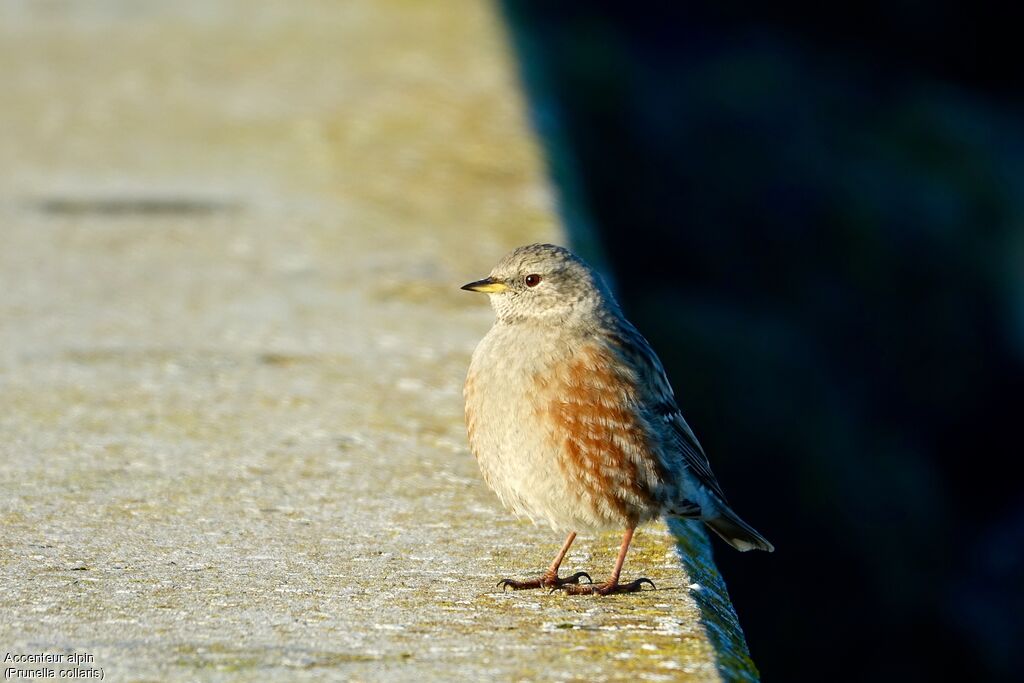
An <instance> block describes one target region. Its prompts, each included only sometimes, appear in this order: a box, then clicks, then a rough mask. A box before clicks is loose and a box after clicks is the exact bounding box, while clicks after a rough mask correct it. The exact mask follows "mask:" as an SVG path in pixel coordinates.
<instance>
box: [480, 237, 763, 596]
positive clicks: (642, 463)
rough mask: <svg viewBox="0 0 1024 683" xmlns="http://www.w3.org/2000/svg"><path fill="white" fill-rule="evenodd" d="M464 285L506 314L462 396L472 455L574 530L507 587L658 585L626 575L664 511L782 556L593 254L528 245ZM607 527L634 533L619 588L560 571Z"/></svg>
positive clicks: (515, 498)
mask: <svg viewBox="0 0 1024 683" xmlns="http://www.w3.org/2000/svg"><path fill="white" fill-rule="evenodd" d="M462 289H464V290H467V291H470V292H481V293H484V294H486V295H487V296H488V298H489V299H490V303H491V306H492V308H493V309H494V312H495V321H494V324H493V326H492V327H491V328H490V330H489V331H488V332H487V334H486V335H485V336H484V337H483V339H482V340H481V341H480V342H479V344H478V345H477V346H476V348H475V350H474V351H473V355H472V359H471V360H470V364H469V370H468V372H467V375H466V381H465V385H464V388H463V396H464V398H465V418H466V432H467V437H468V441H469V446H470V450H471V451H472V453H473V455H474V457H475V459H476V461H477V464H478V465H479V468H480V471H481V473H482V475H483V479H484V481H485V482H486V484H487V485H488V486H489V487H490V488H491V489H492V490H493V491H494V492H495V493H496V494H497V496H498V498H499V499H500V501H501V503H502V504H503V505H504V506H505V507H506V508H507V509H509V510H511V511H512V512H513V513H514V514H515V515H517V516H519V517H526V518H528V519H530V520H531V521H532V522H533V523H534V524H535V525H536V524H540V523H541V522H546V523H547V524H548V525H549V526H550V527H551V528H552V529H553V530H554V531H556V532H559V533H564V534H567V536H566V537H565V542H564V544H563V545H562V548H561V550H559V552H558V554H557V555H556V556H555V558H554V560H553V561H552V562H551V565H550V566H549V567H548V569H547V571H545V572H544V573H543V574H541V575H540V576H538V577H536V578H532V579H523V580H515V579H509V578H505V579H502V580H501V581H499V582H498V586H499V587H500V588H502V590H506V589H508V588H511V589H513V590H525V589H531V588H548V589H550V590H551V591H555V590H562V591H565V592H567V593H569V594H573V595H610V594H613V593H631V592H637V591H640V590H642V588H643V586H645V585H649V586H650V587H651V588H654V587H655V586H654V583H653V582H652V581H651V580H650V579H648V578H646V577H643V578H638V579H636V580H633V581H629V582H622V581H620V577H621V573H622V567H623V564H624V562H625V559H626V554H627V552H628V550H629V546H630V543H631V542H632V539H633V534H634V532H635V530H636V528H637V527H638V526H639V525H641V524H644V523H646V522H650V521H652V520H655V519H658V518H661V517H677V518H683V519H699V520H701V521H702V522H703V523H704V524H706V525H707V526H708V528H710V529H711V530H712V531H714V532H715V533H716V534H717V535H718V536H720V537H721V538H722V539H723V540H724V541H725V542H726V543H728V544H729V545H731V546H732V547H733V548H736V549H737V550H740V551H747V550H754V549H757V550H764V551H768V552H772V551H773V550H774V547H773V546H772V544H771V543H769V542H768V540H767V539H765V537H764V536H762V535H761V534H760V533H758V532H757V531H755V530H754V528H753V527H751V526H750V525H749V524H747V523H746V522H744V521H743V520H742V519H741V518H740V517H739V515H737V514H736V513H735V512H734V511H733V509H732V508H731V507H730V505H729V503H728V502H727V501H726V497H725V493H724V492H723V491H722V487H721V486H720V485H719V483H718V480H717V479H716V478H715V475H714V474H713V473H712V471H711V465H710V463H709V462H708V458H707V455H706V454H705V452H704V449H703V447H702V446H701V445H700V442H699V441H698V440H697V437H696V435H695V434H694V432H693V430H692V429H690V426H689V425H688V424H687V423H686V420H685V419H683V415H682V412H681V411H680V409H679V406H678V405H677V403H676V399H675V395H674V393H673V391H672V387H671V385H670V384H669V381H668V378H667V376H666V374H665V370H664V368H663V366H662V364H661V361H660V360H659V359H658V356H657V355H656V354H655V352H654V351H653V349H652V348H651V346H650V345H649V344H648V343H647V340H646V339H644V337H643V336H642V335H641V334H640V332H639V331H638V330H637V328H636V327H634V326H633V324H632V323H630V322H629V321H628V320H626V318H625V316H624V315H623V313H622V309H621V308H620V307H619V305H618V303H616V301H615V298H614V297H613V296H612V293H611V291H610V289H609V287H608V285H607V283H606V282H605V281H604V279H603V278H602V277H601V276H600V275H599V274H598V273H597V272H596V271H595V270H594V269H592V268H591V267H590V266H589V265H587V263H585V262H584V261H583V260H582V259H581V258H580V257H578V256H577V255H575V254H574V253H572V252H571V251H569V250H568V249H566V248H565V247H561V246H557V245H553V244H530V245H526V246H522V247H519V248H517V249H514V250H513V251H512V252H510V253H509V254H507V255H506V256H505V257H504V258H502V259H501V260H500V261H499V262H498V264H497V265H496V266H495V267H494V268H493V269H492V270H491V272H490V274H489V275H488V276H487V277H485V278H483V279H481V280H476V281H474V282H470V283H468V284H466V285H463V286H462ZM608 529H619V530H622V531H623V537H622V543H621V545H620V547H619V552H618V555H617V557H616V561H615V565H614V567H613V569H612V571H611V574H610V575H609V576H608V579H607V580H606V581H603V582H602V583H598V584H595V583H594V582H593V580H592V579H591V577H590V575H589V574H588V573H586V572H577V573H575V574H573V575H571V576H566V577H562V576H560V575H559V569H560V566H561V564H562V561H563V560H564V559H565V556H566V553H568V551H569V549H570V547H571V546H572V544H573V541H574V540H575V539H576V535H577V533H580V532H594V531H601V530H608ZM583 579H587V583H584V582H583Z"/></svg>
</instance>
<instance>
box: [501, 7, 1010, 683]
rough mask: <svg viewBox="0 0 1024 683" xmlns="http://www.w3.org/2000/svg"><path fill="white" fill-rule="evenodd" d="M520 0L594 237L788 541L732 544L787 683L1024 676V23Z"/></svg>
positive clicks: (682, 391)
mask: <svg viewBox="0 0 1024 683" xmlns="http://www.w3.org/2000/svg"><path fill="white" fill-rule="evenodd" d="M504 6H505V9H506V13H507V16H508V18H509V21H510V25H511V27H512V34H513V37H514V40H515V43H516V46H517V48H518V53H519V56H520V61H521V65H522V70H523V74H524V80H525V82H526V84H527V86H528V89H529V92H530V96H531V107H532V113H533V115H534V120H535V122H536V124H537V126H538V127H539V129H540V130H541V132H542V134H543V136H544V139H545V141H546V143H547V150H548V157H549V162H550V168H551V173H552V175H553V177H554V179H555V180H556V182H557V184H558V185H559V187H560V188H561V191H562V201H563V209H564V213H565V215H566V218H567V220H568V222H569V224H570V228H571V232H572V234H573V236H574V241H576V243H577V246H578V247H580V248H581V249H582V250H583V251H584V252H585V253H586V254H587V255H590V256H593V257H597V256H599V252H601V251H603V253H604V254H605V256H606V258H607V265H608V266H609V268H610V270H611V272H612V274H613V276H614V277H615V279H616V286H617V290H618V292H619V293H620V296H621V301H622V303H623V305H624V307H625V309H626V311H627V314H628V315H629V316H630V317H631V318H632V319H633V320H634V322H636V323H637V325H638V326H639V327H640V328H641V330H642V331H643V332H644V333H645V335H646V336H647V337H648V338H649V340H650V341H651V342H652V344H653V346H654V347H655V349H656V350H657V351H658V352H659V354H660V355H661V357H662V359H663V361H664V362H665V365H666V367H667V369H668V371H669V374H670V376H671V378H672V380H673V383H674V385H675V387H676V390H677V394H678V398H679V401H680V404H681V405H682V407H683V410H684V412H685V414H686V415H687V417H688V419H689V421H690V423H691V425H692V426H693V428H694V429H695V431H696V432H697V434H698V436H699V437H700V438H701V440H702V441H703V443H704V446H705V448H706V449H707V450H708V452H709V456H710V457H711V460H712V464H713V466H714V467H715V469H716V472H717V474H718V477H719V479H720V480H721V482H722V484H723V486H724V488H725V490H726V492H727V493H728V494H729V496H730V500H731V501H732V502H733V503H734V505H735V507H736V508H737V510H738V511H739V512H740V513H741V514H742V515H743V516H744V517H745V518H746V519H747V520H748V521H750V522H751V523H752V524H753V525H754V526H755V527H757V528H758V529H760V530H761V531H762V532H764V533H765V534H766V535H767V536H768V537H769V538H770V539H771V540H772V541H773V542H774V543H775V545H776V546H777V548H778V551H777V552H776V553H774V554H773V555H766V554H762V553H748V554H744V555H740V554H738V553H735V552H733V551H732V550H731V549H729V548H727V547H725V546H724V545H717V546H716V557H717V559H718V563H719V566H720V567H721V569H722V571H723V573H724V574H725V576H726V580H727V582H728V585H729V588H730V591H731V594H732V597H733V600H734V603H735V605H736V607H737V610H738V611H739V614H740V619H741V623H742V624H743V625H744V627H745V629H746V633H747V637H748V642H749V644H750V647H751V650H752V654H753V657H754V660H755V661H756V662H757V664H758V665H759V667H760V668H761V670H762V674H763V675H764V677H765V679H766V680H778V681H793V680H813V681H820V680H878V679H890V680H923V679H931V680H938V679H945V680H1000V679H1001V680H1012V679H1014V678H1017V679H1018V680H1020V679H1021V678H1024V667H1022V664H1021V662H1020V660H1019V659H1017V658H1016V655H1015V653H1014V651H1015V650H1016V649H1017V648H1019V646H1020V644H1021V643H1022V642H1024V631H1022V627H1021V616H1020V615H1021V614H1022V613H1024V590H1022V587H1024V497H1022V495H1021V490H1022V487H1021V483H1020V479H1019V476H1018V475H1017V474H1016V471H1015V468H1014V465H1017V464H1018V463H1019V462H1020V459H1021V453H1022V448H1021V443H1020V434H1021V427H1022V422H1024V420H1022V413H1024V410H1022V409H1024V398H1022V396H1024V127H1022V120H1024V119H1022V113H1024V89H1022V85H1024V82H1022V78H1024V76H1022V74H1024V70H1022V61H1024V60H1022V59H1021V57H1020V55H1021V51H1020V47H1019V46H1020V42H1019V36H1018V29H1019V27H1020V26H1021V25H1022V24H1021V22H1020V20H1019V19H1020V17H1017V16H1014V15H1013V14H1012V13H1011V12H1010V10H1008V9H1005V10H1003V9H994V8H992V7H985V6H982V5H977V4H976V5H974V6H966V5H965V6H961V5H960V4H959V3H950V2H947V3H910V2H902V3H899V2H897V3H892V2H887V3H881V2H860V3H857V4H856V5H855V6H850V7H845V8H843V7H839V6H836V5H830V4H828V3H823V4H819V5H813V6H812V5H804V4H802V3H793V2H782V3H750V2H725V3H716V4H715V7H714V8H713V9H712V8H709V7H694V6H690V5H687V4H685V3H683V4H672V3H657V4H655V3H648V2H628V3H627V2H620V3H610V2H587V3H582V2H580V3H571V2H569V3H566V2H544V1H542V0H527V1H517V0H507V1H506V2H505V3H504ZM1008 6H1009V5H1007V7H1008ZM593 243H596V244H598V245H600V248H599V249H597V250H595V249H593V248H588V245H592V244H593Z"/></svg>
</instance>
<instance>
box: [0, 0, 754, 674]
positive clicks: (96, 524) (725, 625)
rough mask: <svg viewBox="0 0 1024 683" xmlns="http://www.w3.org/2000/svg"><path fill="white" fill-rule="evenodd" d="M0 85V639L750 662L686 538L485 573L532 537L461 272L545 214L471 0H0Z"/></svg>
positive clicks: (271, 653) (532, 663)
mask: <svg viewBox="0 0 1024 683" xmlns="http://www.w3.org/2000/svg"><path fill="white" fill-rule="evenodd" d="M172 7H173V8H172ZM0 88H2V91H3V93H4V106H3V107H2V108H0V125H2V129H3V131H4V135H3V136H0V222H2V225H3V233H2V235H3V248H2V249H0V292H2V296H0V490H2V491H3V495H2V496H0V529H2V532H0V533H2V539H3V541H2V546H0V583H2V586H0V588H2V590H0V656H3V655H6V654H7V653H12V654H29V653H38V652H49V653H67V652H72V651H75V652H79V653H88V654H90V655H92V657H93V660H92V661H91V662H89V663H87V664H84V665H83V666H86V667H102V668H103V671H104V676H105V678H106V679H109V680H117V681H156V680H206V681H243V680H328V679H356V680H413V679H416V680H423V679H435V678H437V679H445V678H450V679H463V680H486V679H490V678H498V679H523V680H569V679H578V680H593V681H597V680H637V679H641V680H690V679H693V680H712V679H718V678H739V679H752V678H755V677H756V670H755V669H754V668H753V665H752V664H751V662H750V660H749V657H748V656H747V653H746V647H745V645H744V643H743V638H742V634H741V632H740V631H739V627H738V625H737V623H736V618H735V614H734V612H733V611H732V607H731V605H730V604H729V601H728V597H727V595H726V593H725V589H724V586H723V585H722V583H721V580H720V579H719V578H718V575H717V572H716V571H715V570H714V567H713V565H712V563H711V559H710V552H709V547H708V544H707V540H706V539H705V538H704V537H703V535H702V534H701V533H700V532H695V531H693V530H692V529H689V528H686V527H683V526H680V527H678V528H677V529H676V532H677V534H672V533H670V532H669V530H667V529H666V528H665V527H664V526H660V525H658V526H654V527H651V528H646V529H643V530H641V532H640V533H639V534H638V536H637V539H636V542H635V545H634V549H633V551H632V553H631V555H630V558H629V560H628V562H627V565H626V572H625V573H626V577H627V578H628V577H630V576H636V575H639V574H641V573H642V574H644V575H646V576H649V577H650V578H652V579H653V580H654V581H655V582H656V583H657V586H658V590H656V591H650V592H644V593H642V594H640V595H633V596H613V597H611V598H604V599H594V598H570V597H567V596H564V595H560V594H556V595H548V594H545V593H541V592H536V591H534V592H524V593H502V592H501V591H500V590H498V589H496V588H495V586H494V584H495V581H496V580H497V579H498V578H500V577H502V576H508V575H513V576H524V575H528V574H530V573H532V572H533V571H535V570H539V569H541V568H543V567H544V566H545V565H546V564H547V562H548V561H549V559H550V556H551V555H552V554H553V553H554V551H555V550H557V547H558V545H559V543H560V541H561V539H560V538H558V537H557V536H555V535H553V534H552V533H551V532H550V531H548V530H545V529H539V528H534V527H532V526H530V525H529V524H528V523H525V522H521V521H517V520H515V519H512V518H510V517H509V515H508V514H506V513H504V512H503V511H501V510H500V508H499V506H498V503H497V501H496V499H495V498H494V496H493V495H492V494H491V493H490V492H489V491H488V490H486V487H485V486H484V485H483V483H482V481H481V480H480V478H479V477H478V475H477V472H476V466H475V463H474V462H473V460H472V457H471V456H470V454H469V453H468V450H467V447H466V443H465V436H464V431H463V424H462V415H461V411H462V403H461V382H462V379H463V376H464V372H465V368H466V365H467V363H468V359H469V355H470V353H471V351H472V348H473V346H474V344H475V343H476V341H477V340H478V339H479V338H480V337H481V336H482V335H483V333H484V332H485V330H486V329H487V327H488V326H489V324H490V321H491V312H490V309H489V308H488V307H487V305H486V302H485V301H484V300H483V299H482V298H481V297H477V296H473V295H470V294H467V293H465V292H460V291H459V290H458V285H460V284H461V283H463V282H465V281H467V280H469V279H473V278H476V277H478V276H480V275H482V274H483V273H485V272H486V270H488V269H489V268H490V266H491V265H492V263H493V262H494V261H495V260H496V259H497V258H498V257H499V256H500V255H502V254H503V253H504V252H505V251H507V250H508V249H509V248H511V247H513V246H516V245H518V244H522V243H526V242H530V241H536V240H559V241H564V237H563V235H562V234H561V232H560V228H559V226H558V221H557V218H556V215H555V213H554V209H553V201H552V197H551V191H550V189H549V188H548V185H547V182H546V180H545V177H544V172H543V169H542V165H541V161H540V155H539V151H538V149H537V148H536V143H535V141H534V139H533V137H532V135H531V134H530V132H529V130H528V127H527V125H526V123H525V118H524V113H523V105H522V100H521V95H520V93H519V90H518V87H517V85H516V82H515V70H514V67H513V65H512V63H511V59H510V56H509V54H508V53H507V49H506V47H505V40H504V36H503V34H502V30H501V26H500V23H499V18H498V17H497V15H496V13H495V10H494V8H493V7H491V6H490V5H488V4H485V3H480V2H472V1H469V0H465V1H456V0H452V1H448V2H436V3H434V2H432V3H418V2H399V1H397V0H386V1H382V0H372V1H370V0H366V1H364V2H350V3H333V2H322V3H315V2H306V3H284V2H281V3H277V2H272V3H246V2H241V1H240V0H239V1H238V2H218V3H209V2H200V1H199V0H191V1H190V2H177V3H163V2H156V1H155V0H153V1H149V2H141V1H138V2H118V1H115V0H104V1H97V2H90V3H81V4H73V3H61V2H47V3H42V2H28V1H26V2H7V3H4V4H3V5H0ZM677 535H678V539H677V537H676V536H677ZM617 545H618V539H617V536H616V535H615V534H610V535H606V536H601V537H599V538H587V537H582V538H581V539H580V540H579V541H578V542H577V544H576V546H575V548H574V549H573V552H572V553H571V554H570V556H569V558H568V560H567V563H566V566H567V568H571V569H572V570H573V571H576V570H580V569H585V570H587V571H589V572H591V573H592V574H594V575H595V577H599V576H600V575H603V574H604V573H606V572H607V571H608V569H610V566H611V563H612V561H613V559H614V552H615V549H616V548H617ZM9 665H10V664H9V663H8V664H5V665H4V666H5V667H7V666H9ZM22 666H26V665H22ZM37 666H38V665H37Z"/></svg>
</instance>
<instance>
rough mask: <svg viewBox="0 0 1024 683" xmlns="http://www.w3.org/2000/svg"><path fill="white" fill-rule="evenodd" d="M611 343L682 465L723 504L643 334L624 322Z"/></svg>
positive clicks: (700, 452) (706, 460)
mask: <svg viewBox="0 0 1024 683" xmlns="http://www.w3.org/2000/svg"><path fill="white" fill-rule="evenodd" d="M609 338H610V340H611V342H612V344H613V345H614V346H615V347H616V348H617V350H618V351H619V352H620V353H622V355H623V356H624V357H625V359H626V360H627V361H628V362H629V363H630V365H631V366H632V367H633V368H635V369H636V371H637V373H638V375H639V376H638V387H637V390H638V394H639V396H638V398H639V399H640V400H641V401H642V402H643V403H644V404H646V407H647V408H648V409H649V410H650V411H651V412H652V413H654V414H655V415H656V416H657V419H661V420H664V421H665V422H666V423H667V424H668V425H669V427H670V428H671V430H672V435H673V436H674V441H675V443H676V445H677V446H678V448H679V452H680V454H681V455H682V456H683V460H684V462H685V463H686V467H687V469H689V470H690V472H691V473H692V474H693V476H694V477H695V478H696V479H697V481H698V482H700V483H701V484H703V485H704V486H705V487H706V488H708V489H709V490H710V491H712V492H713V493H714V494H715V495H716V496H718V497H719V498H720V499H721V500H722V502H723V503H725V502H727V501H726V498H725V493H724V492H723V491H722V487H721V485H720V484H719V483H718V479H716V478H715V474H714V472H712V471H711V463H709V462H708V456H707V455H706V454H705V453H704V449H703V448H702V447H701V445H700V442H699V441H698V440H697V436H696V435H695V434H694V433H693V430H692V429H690V425H688V424H686V420H685V419H683V413H682V411H680V410H679V406H677V405H676V399H675V394H674V393H673V391H672V386H671V385H670V384H669V382H668V377H667V376H666V375H665V368H664V367H662V365H661V361H660V360H659V359H658V356H657V355H656V354H655V353H654V350H653V349H652V348H651V346H650V344H648V343H647V340H646V339H644V337H643V335H642V334H640V332H639V331H638V330H637V329H636V328H635V327H633V325H632V324H630V323H628V322H623V324H622V325H621V326H620V327H619V328H618V329H616V330H615V332H614V333H613V334H611V335H609Z"/></svg>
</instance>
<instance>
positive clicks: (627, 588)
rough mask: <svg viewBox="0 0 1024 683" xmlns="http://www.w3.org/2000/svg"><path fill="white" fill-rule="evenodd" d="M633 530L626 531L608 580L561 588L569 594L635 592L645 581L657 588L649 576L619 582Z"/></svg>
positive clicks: (632, 528)
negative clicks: (627, 581)
mask: <svg viewBox="0 0 1024 683" xmlns="http://www.w3.org/2000/svg"><path fill="white" fill-rule="evenodd" d="M633 531H634V527H630V528H629V529H626V533H625V535H624V536H623V537H622V545H621V546H619V557H618V559H616V560H615V569H613V570H612V575H611V576H609V577H608V580H607V581H605V582H604V583H598V584H594V583H589V584H586V585H583V586H579V585H572V586H561V589H562V590H564V591H565V592H566V593H568V594H569V595H611V594H612V593H635V592H637V591H639V590H640V587H641V586H643V585H644V584H645V583H649V584H650V585H651V588H655V585H654V582H653V581H651V580H650V579H647V578H641V579H637V580H636V581H630V582H629V583H619V575H620V574H621V573H622V564H623V563H624V562H625V561H626V552H627V551H629V543H630V541H632V540H633Z"/></svg>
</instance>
